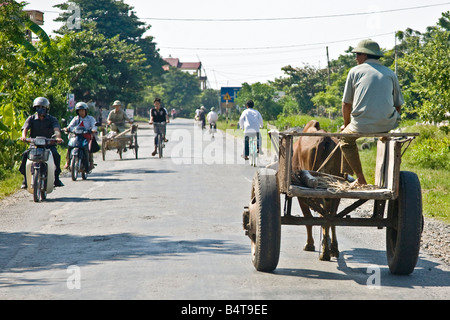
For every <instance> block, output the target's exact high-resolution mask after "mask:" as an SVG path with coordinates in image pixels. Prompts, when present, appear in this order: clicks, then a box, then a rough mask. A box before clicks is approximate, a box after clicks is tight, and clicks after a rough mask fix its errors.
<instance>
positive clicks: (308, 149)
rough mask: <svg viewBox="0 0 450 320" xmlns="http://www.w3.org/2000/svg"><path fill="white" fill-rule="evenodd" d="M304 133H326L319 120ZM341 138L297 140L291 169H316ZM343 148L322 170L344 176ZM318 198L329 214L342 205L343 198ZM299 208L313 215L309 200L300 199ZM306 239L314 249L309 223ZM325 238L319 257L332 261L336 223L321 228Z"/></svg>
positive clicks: (307, 246)
mask: <svg viewBox="0 0 450 320" xmlns="http://www.w3.org/2000/svg"><path fill="white" fill-rule="evenodd" d="M303 132H311V133H314V132H326V131H324V130H321V129H320V124H319V122H318V121H316V120H311V121H309V122H308V123H307V124H306V126H305V128H304V129H303ZM337 143H338V140H337V139H336V138H331V137H323V136H301V137H299V139H298V140H297V141H296V142H295V143H294V146H293V156H292V170H293V172H295V171H296V170H312V171H317V170H318V169H319V168H320V166H321V165H322V164H323V162H324V161H325V160H326V159H327V157H328V155H329V154H330V153H331V152H332V151H333V150H334V149H335V147H336V145H337ZM340 171H341V150H340V148H337V150H335V152H334V153H333V155H332V157H331V158H330V159H329V160H328V161H327V163H326V164H325V165H324V166H323V168H322V169H321V170H320V172H323V173H328V174H332V175H336V176H341V173H340ZM309 201H316V203H317V202H318V201H319V203H318V205H320V206H321V207H322V208H323V209H324V210H325V211H326V212H328V214H329V215H335V214H336V212H337V209H338V206H339V201H340V199H324V200H317V199H315V200H312V199H310V200H309ZM298 202H299V204H300V208H301V209H302V212H303V215H304V216H305V217H312V215H311V211H310V207H309V205H308V204H306V202H308V201H307V199H304V198H303V199H302V198H298ZM330 228H331V231H332V237H331V244H330V243H329V241H330V237H329V229H330ZM306 231H307V237H308V238H307V241H306V245H305V247H304V250H306V251H314V250H315V248H314V239H313V237H312V226H306ZM322 233H323V240H322V252H321V254H320V260H326V261H328V260H330V258H331V257H332V256H333V257H339V250H338V243H337V239H336V229H335V226H334V225H328V224H326V225H324V226H323V227H322Z"/></svg>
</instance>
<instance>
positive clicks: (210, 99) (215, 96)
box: [201, 89, 220, 110]
mask: <svg viewBox="0 0 450 320" xmlns="http://www.w3.org/2000/svg"><path fill="white" fill-rule="evenodd" d="M219 97H220V95H219V91H218V90H214V89H205V90H203V91H202V94H201V104H202V105H203V106H204V107H205V108H206V109H207V110H209V109H211V108H212V107H214V108H216V110H217V108H218V106H219Z"/></svg>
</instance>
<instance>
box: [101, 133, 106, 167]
mask: <svg viewBox="0 0 450 320" xmlns="http://www.w3.org/2000/svg"><path fill="white" fill-rule="evenodd" d="M105 154H106V140H105V138H103V137H102V159H103V161H105Z"/></svg>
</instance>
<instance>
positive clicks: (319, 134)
mask: <svg viewBox="0 0 450 320" xmlns="http://www.w3.org/2000/svg"><path fill="white" fill-rule="evenodd" d="M279 135H280V136H294V137H299V136H316V137H336V138H341V137H353V138H362V137H368V138H370V137H373V138H395V137H397V138H401V137H416V136H418V135H419V133H417V132H408V133H406V132H388V133H332V132H316V133H310V132H295V131H292V132H290V131H288V132H280V133H279Z"/></svg>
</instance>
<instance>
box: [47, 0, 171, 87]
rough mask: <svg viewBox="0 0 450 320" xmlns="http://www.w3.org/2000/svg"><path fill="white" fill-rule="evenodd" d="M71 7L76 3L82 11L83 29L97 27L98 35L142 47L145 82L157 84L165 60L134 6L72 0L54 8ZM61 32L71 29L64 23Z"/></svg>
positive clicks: (65, 17) (62, 19)
mask: <svg viewBox="0 0 450 320" xmlns="http://www.w3.org/2000/svg"><path fill="white" fill-rule="evenodd" d="M69 4H75V5H77V6H78V7H79V8H80V13H81V17H80V18H81V29H82V30H84V29H85V28H89V29H92V25H94V26H95V27H94V28H95V32H96V33H99V34H102V35H104V36H105V38H107V39H113V38H115V37H116V36H118V37H119V40H124V41H125V42H126V43H128V44H132V45H137V46H139V47H140V48H141V50H142V54H143V55H144V57H145V59H146V61H145V67H146V73H147V79H146V81H156V80H157V79H158V78H159V77H160V76H161V75H162V73H163V70H162V66H163V65H164V61H163V59H162V58H161V56H160V55H159V52H158V49H157V48H156V43H155V42H153V37H152V36H144V34H145V33H146V32H148V31H149V30H150V28H151V26H150V25H146V24H145V23H144V22H142V21H140V20H139V18H138V17H137V16H136V13H135V12H134V11H133V7H132V6H129V5H128V4H126V3H125V2H123V1H114V0H97V1H91V0H71V1H67V2H65V3H62V4H58V5H55V7H57V8H59V9H61V10H67V9H68V8H69ZM72 14H73V12H70V11H67V12H64V13H62V14H61V15H60V17H58V18H57V19H56V21H60V22H66V21H67V20H68V19H69V17H70V16H71V15H72ZM58 32H59V33H61V34H65V33H67V32H70V30H69V29H68V27H67V25H66V24H64V25H63V27H61V28H60V29H59V30H58Z"/></svg>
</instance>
